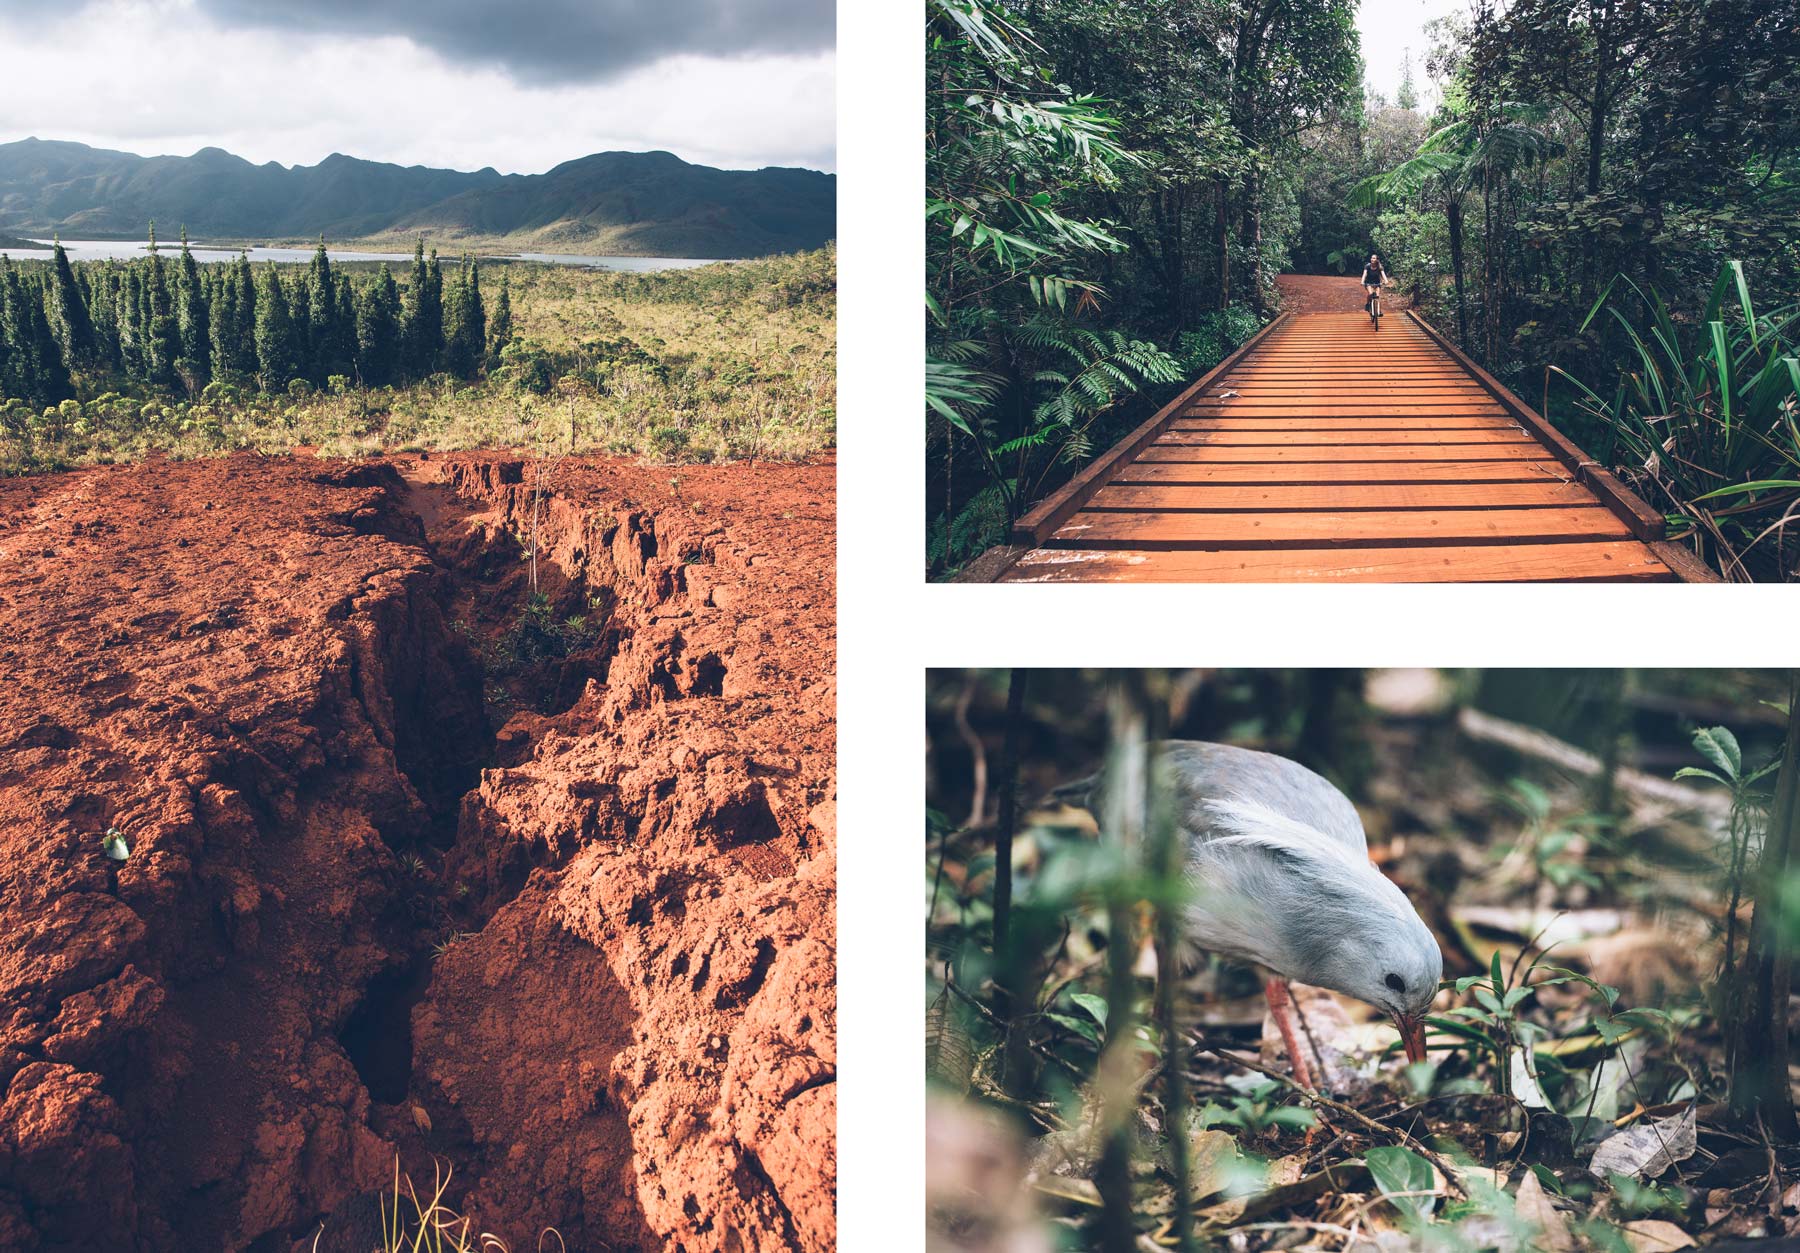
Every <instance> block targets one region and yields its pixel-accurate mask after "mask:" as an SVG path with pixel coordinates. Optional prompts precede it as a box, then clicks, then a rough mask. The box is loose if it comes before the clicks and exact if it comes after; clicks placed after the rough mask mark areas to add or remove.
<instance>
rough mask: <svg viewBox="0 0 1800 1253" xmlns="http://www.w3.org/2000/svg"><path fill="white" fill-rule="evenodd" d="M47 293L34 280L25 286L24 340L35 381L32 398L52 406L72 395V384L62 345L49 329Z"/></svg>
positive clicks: (73, 393) (73, 388) (73, 390)
mask: <svg viewBox="0 0 1800 1253" xmlns="http://www.w3.org/2000/svg"><path fill="white" fill-rule="evenodd" d="M48 294H49V293H48V292H46V291H45V290H44V289H43V288H42V287H40V286H39V285H38V284H36V283H30V284H27V285H26V302H25V308H26V314H27V317H28V318H29V322H28V327H29V329H28V330H27V341H26V342H27V344H28V345H29V349H28V351H29V357H30V362H31V368H32V371H33V375H34V377H35V379H36V382H37V392H36V395H35V396H33V397H32V399H34V400H35V401H36V402H37V403H39V404H43V405H54V404H56V403H57V402H59V401H63V400H68V399H69V398H71V397H72V396H74V395H75V386H74V383H73V382H72V381H71V380H70V378H69V368H68V366H66V365H65V364H63V355H62V345H61V344H59V343H57V342H56V332H54V331H52V330H51V329H50V317H49V313H48V311H47V310H46V309H45V307H44V301H45V299H46V298H47V296H48Z"/></svg>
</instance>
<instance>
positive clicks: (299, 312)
mask: <svg viewBox="0 0 1800 1253" xmlns="http://www.w3.org/2000/svg"><path fill="white" fill-rule="evenodd" d="M269 264H270V265H274V264H275V263H274V262H273V261H271V262H269ZM282 294H283V296H284V297H285V298H286V300H287V304H288V320H289V321H290V322H291V323H292V325H293V328H294V373H293V377H294V378H303V379H306V380H308V381H309V382H314V381H317V380H316V379H315V373H316V371H315V369H314V366H315V364H316V362H315V359H314V356H313V345H312V278H311V276H310V275H303V276H300V277H298V278H295V279H294V280H293V281H292V282H290V283H287V284H285V285H284V286H283V288H282Z"/></svg>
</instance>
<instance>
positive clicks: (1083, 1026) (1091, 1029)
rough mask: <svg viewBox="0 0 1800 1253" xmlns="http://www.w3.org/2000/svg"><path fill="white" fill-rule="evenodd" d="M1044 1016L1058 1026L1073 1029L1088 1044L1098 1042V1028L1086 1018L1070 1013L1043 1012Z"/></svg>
mask: <svg viewBox="0 0 1800 1253" xmlns="http://www.w3.org/2000/svg"><path fill="white" fill-rule="evenodd" d="M1044 1017H1046V1018H1048V1019H1049V1020H1050V1021H1051V1022H1053V1023H1055V1024H1057V1025H1058V1026H1059V1027H1064V1028H1066V1029H1068V1030H1070V1031H1073V1032H1074V1033H1075V1034H1076V1035H1078V1036H1080V1037H1081V1038H1082V1039H1084V1040H1086V1041H1087V1042H1088V1043H1089V1044H1099V1043H1100V1029H1099V1028H1098V1027H1096V1026H1094V1024H1093V1023H1092V1022H1090V1021H1088V1020H1087V1019H1086V1018H1076V1017H1074V1016H1073V1015H1071V1014H1045V1015H1044Z"/></svg>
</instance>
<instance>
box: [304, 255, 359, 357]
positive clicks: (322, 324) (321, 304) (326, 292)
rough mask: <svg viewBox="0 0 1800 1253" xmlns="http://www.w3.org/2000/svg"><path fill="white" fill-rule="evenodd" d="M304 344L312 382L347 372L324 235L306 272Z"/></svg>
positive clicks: (329, 260) (334, 283)
mask: <svg viewBox="0 0 1800 1253" xmlns="http://www.w3.org/2000/svg"><path fill="white" fill-rule="evenodd" d="M306 287H307V293H306V295H307V328H308V329H307V333H306V340H307V347H308V348H309V349H310V350H311V353H312V358H311V368H310V369H309V370H308V371H307V373H308V374H309V375H310V376H311V378H312V380H313V382H315V383H323V382H325V380H326V379H328V378H330V377H331V376H332V375H334V374H348V373H349V372H350V359H349V356H348V355H347V354H345V353H344V351H343V342H342V340H341V339H340V338H339V335H338V326H337V283H336V282H335V281H334V280H333V278H332V276H331V258H330V257H329V256H328V255H327V254H326V252H325V236H324V235H322V234H321V235H320V236H319V246H318V247H317V248H316V249H314V250H313V259H312V268H311V270H309V271H308V273H307V282H306Z"/></svg>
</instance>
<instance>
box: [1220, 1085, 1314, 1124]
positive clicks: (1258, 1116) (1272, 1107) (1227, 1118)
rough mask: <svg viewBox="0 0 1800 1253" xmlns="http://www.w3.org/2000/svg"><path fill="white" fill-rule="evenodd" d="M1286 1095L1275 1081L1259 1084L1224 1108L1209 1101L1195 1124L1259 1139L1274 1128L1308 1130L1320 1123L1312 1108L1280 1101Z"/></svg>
mask: <svg viewBox="0 0 1800 1253" xmlns="http://www.w3.org/2000/svg"><path fill="white" fill-rule="evenodd" d="M1283 1094H1284V1093H1283V1090H1282V1087H1281V1085H1280V1084H1279V1083H1276V1082H1274V1081H1273V1080H1269V1081H1267V1082H1263V1083H1259V1084H1257V1085H1256V1086H1255V1087H1253V1088H1251V1089H1250V1091H1249V1092H1248V1093H1247V1094H1245V1095H1243V1096H1234V1097H1232V1098H1231V1099H1230V1100H1229V1101H1228V1102H1227V1103H1226V1104H1224V1105H1221V1104H1219V1103H1218V1102H1217V1101H1208V1102H1207V1103H1206V1104H1205V1105H1202V1106H1201V1107H1200V1112H1199V1115H1198V1117H1197V1118H1196V1119H1195V1122H1196V1124H1197V1125H1198V1126H1200V1127H1236V1128H1237V1129H1238V1130H1239V1131H1242V1132H1244V1133H1245V1134H1247V1135H1251V1136H1259V1135H1261V1134H1262V1133H1263V1132H1265V1131H1268V1130H1270V1129H1271V1128H1285V1129H1288V1130H1294V1129H1299V1130H1305V1129H1306V1128H1308V1127H1310V1126H1312V1125H1313V1124H1314V1123H1316V1122H1318V1121H1319V1119H1318V1116H1317V1115H1316V1114H1314V1113H1313V1112H1312V1111H1311V1110H1310V1109H1304V1108H1302V1107H1301V1106H1298V1105H1288V1104H1284V1103H1283V1102H1281V1101H1280V1100H1278V1099H1277V1098H1278V1097H1280V1096H1282V1095H1283Z"/></svg>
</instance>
